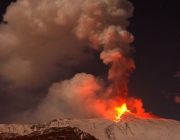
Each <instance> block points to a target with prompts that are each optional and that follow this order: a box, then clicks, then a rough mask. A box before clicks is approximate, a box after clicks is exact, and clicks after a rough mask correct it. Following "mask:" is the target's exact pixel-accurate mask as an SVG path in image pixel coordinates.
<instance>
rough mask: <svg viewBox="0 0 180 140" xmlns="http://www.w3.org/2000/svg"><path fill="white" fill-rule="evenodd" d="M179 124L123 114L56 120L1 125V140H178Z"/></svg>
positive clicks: (177, 122)
mask: <svg viewBox="0 0 180 140" xmlns="http://www.w3.org/2000/svg"><path fill="white" fill-rule="evenodd" d="M179 130H180V122H179V121H176V120H170V119H153V118H140V117H134V116H133V115H131V114H129V113H125V114H123V116H122V117H121V120H120V121H118V122H114V121H111V120H108V119H105V118H96V119H81V120H77V119H74V118H68V119H56V120H53V121H50V122H46V123H40V124H17V123H16V124H1V125H0V139H1V140H120V139H124V140H144V139H146V140H156V139H158V140H179V138H180V133H179Z"/></svg>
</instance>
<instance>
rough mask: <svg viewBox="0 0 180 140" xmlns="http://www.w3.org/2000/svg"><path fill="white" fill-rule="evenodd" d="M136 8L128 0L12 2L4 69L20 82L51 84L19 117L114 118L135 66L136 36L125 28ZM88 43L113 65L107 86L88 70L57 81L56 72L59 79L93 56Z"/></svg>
mask: <svg viewBox="0 0 180 140" xmlns="http://www.w3.org/2000/svg"><path fill="white" fill-rule="evenodd" d="M133 9H134V8H133V6H132V4H131V3H130V2H129V1H127V0H98V1H97V0H76V1H74V0H38V1H37V0H17V2H15V3H12V4H11V5H10V6H9V7H8V8H7V12H6V14H5V15H4V21H7V23H8V24H1V25H0V46H1V47H0V61H1V63H0V66H1V69H0V74H1V76H2V77H3V78H4V80H6V81H11V82H12V83H13V86H15V87H23V88H29V89H36V88H39V87H43V86H45V85H48V84H51V86H50V88H49V92H48V94H47V95H46V97H45V98H43V99H42V100H41V102H40V103H39V104H38V105H37V108H36V109H29V110H27V111H25V112H23V113H19V114H16V118H17V120H18V121H22V122H36V121H45V120H50V119H54V118H64V117H75V118H92V117H106V118H112V116H113V107H114V106H117V105H121V104H122V102H124V101H125V100H127V92H128V87H127V83H128V78H129V75H130V73H131V72H132V71H133V70H134V69H135V65H134V61H133V60H132V58H131V57H129V55H130V51H131V50H132V48H131V47H130V45H129V44H130V43H131V42H132V41H133V40H134V37H133V36H132V35H131V34H130V33H129V32H128V31H126V27H127V26H128V25H129V22H128V20H127V19H128V18H130V17H131V16H132V14H133ZM87 46H89V47H90V48H93V49H94V50H97V51H101V53H100V59H102V60H103V63H104V64H106V65H109V66H110V69H109V72H108V80H109V83H110V84H109V85H108V87H107V86H104V84H103V83H104V82H103V81H102V79H100V78H96V77H94V76H93V75H91V74H86V73H79V74H76V75H75V76H74V77H72V78H71V79H69V80H64V81H61V82H59V83H58V82H56V83H54V78H55V77H57V76H58V77H59V81H60V79H61V78H62V77H63V76H64V75H67V74H68V72H70V69H68V68H72V67H76V66H79V65H80V64H81V63H82V62H86V61H87V60H90V59H92V57H93V54H91V53H84V51H83V50H84V47H87ZM94 70H95V69H94ZM132 100H133V101H134V100H135V99H132ZM132 100H131V102H129V103H130V104H133V103H134V102H133V101H132ZM138 103H140V108H141V107H142V105H141V102H140V101H138ZM135 108H136V107H135ZM27 117H28V120H27Z"/></svg>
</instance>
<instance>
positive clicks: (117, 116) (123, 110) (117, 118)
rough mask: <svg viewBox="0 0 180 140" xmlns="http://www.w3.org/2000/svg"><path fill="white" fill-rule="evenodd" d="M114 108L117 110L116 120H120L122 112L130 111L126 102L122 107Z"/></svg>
mask: <svg viewBox="0 0 180 140" xmlns="http://www.w3.org/2000/svg"><path fill="white" fill-rule="evenodd" d="M114 110H115V111H116V114H117V115H116V116H115V121H119V120H120V118H121V116H122V114H124V113H125V112H130V110H128V109H127V107H126V103H124V104H123V105H122V106H121V107H115V108H114Z"/></svg>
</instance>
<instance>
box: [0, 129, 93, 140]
mask: <svg viewBox="0 0 180 140" xmlns="http://www.w3.org/2000/svg"><path fill="white" fill-rule="evenodd" d="M0 140H97V139H96V138H95V137H94V136H91V135H90V134H88V133H85V132H83V131H81V130H80V129H78V128H75V127H74V128H71V127H54V128H50V129H45V130H44V131H43V132H42V131H35V132H33V133H30V134H28V135H24V136H20V135H17V134H14V133H11V134H9V133H1V134H0Z"/></svg>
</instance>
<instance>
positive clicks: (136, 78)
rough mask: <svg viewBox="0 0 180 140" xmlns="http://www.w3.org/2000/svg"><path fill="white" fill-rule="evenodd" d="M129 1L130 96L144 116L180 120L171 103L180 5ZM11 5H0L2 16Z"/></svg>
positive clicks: (176, 81)
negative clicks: (139, 103)
mask: <svg viewBox="0 0 180 140" xmlns="http://www.w3.org/2000/svg"><path fill="white" fill-rule="evenodd" d="M130 1H131V2H132V3H133V5H134V7H135V10H134V16H133V17H132V18H131V19H130V22H131V24H130V26H129V27H128V31H130V32H131V33H132V34H133V35H134V37H135V41H134V42H133V43H132V46H133V47H134V48H135V50H136V53H135V56H134V59H135V64H136V70H135V71H134V73H133V74H132V75H131V77H130V82H129V95H130V96H133V97H136V98H140V99H142V101H143V104H144V108H145V110H146V111H147V112H152V113H153V114H156V115H158V116H160V117H163V118H171V119H177V120H180V103H179V104H178V103H175V102H174V97H175V96H176V95H177V94H178V93H180V78H175V77H173V76H174V75H175V74H176V73H177V72H178V71H180V55H179V53H180V17H179V13H180V8H179V5H180V2H179V1H178V0H172V1H170V0H130ZM10 2H11V0H3V1H1V2H0V13H1V15H2V14H3V13H5V9H6V6H7V5H9V3H10ZM1 18H2V17H1ZM1 20H2V19H1ZM102 69H103V68H102ZM102 69H101V68H99V71H100V72H101V70H102ZM165 95H166V96H165ZM167 96H168V97H167ZM7 98H8V97H7Z"/></svg>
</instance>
